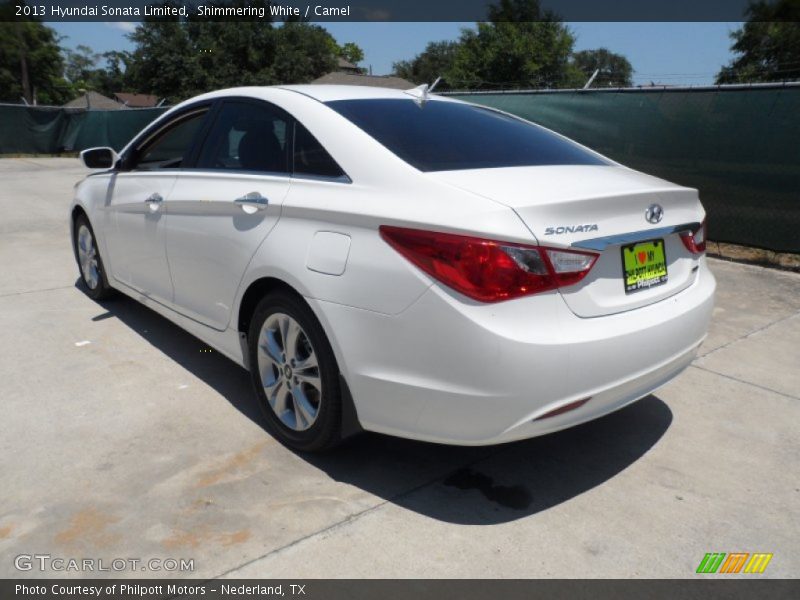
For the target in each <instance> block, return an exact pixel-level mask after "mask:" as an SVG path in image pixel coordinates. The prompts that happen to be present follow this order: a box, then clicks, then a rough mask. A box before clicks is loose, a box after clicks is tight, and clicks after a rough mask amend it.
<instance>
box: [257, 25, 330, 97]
mask: <svg viewBox="0 0 800 600" xmlns="http://www.w3.org/2000/svg"><path fill="white" fill-rule="evenodd" d="M275 39H276V56H275V61H274V65H273V73H274V78H275V83H308V82H309V81H311V80H313V79H316V78H317V77H321V76H322V75H324V74H325V73H330V72H331V71H333V70H335V69H336V54H335V53H333V52H331V51H330V48H331V43H333V45H334V46H335V45H336V40H335V39H334V38H333V36H332V35H331V34H330V33H328V31H327V30H325V29H323V28H322V27H320V26H319V25H311V24H309V23H300V22H286V23H284V24H283V25H282V26H281V27H277V28H276V29H275Z"/></svg>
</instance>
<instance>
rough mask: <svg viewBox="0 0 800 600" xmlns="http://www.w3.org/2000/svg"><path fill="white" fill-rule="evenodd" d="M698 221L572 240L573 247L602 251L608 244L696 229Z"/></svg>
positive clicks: (613, 244)
mask: <svg viewBox="0 0 800 600" xmlns="http://www.w3.org/2000/svg"><path fill="white" fill-rule="evenodd" d="M699 227H700V223H682V224H681V225H670V226H668V227H658V228H656V229H643V230H641V231H632V232H630V233H619V234H616V235H607V236H604V237H597V238H591V239H588V240H578V241H577V242H573V243H572V244H571V246H572V247H573V248H583V249H584V250H596V251H599V252H602V251H603V250H605V249H606V248H608V247H609V246H620V245H623V244H632V243H635V242H643V241H646V240H651V239H653V238H657V237H663V236H665V235H669V234H671V233H680V232H682V231H697V229H698V228H699Z"/></svg>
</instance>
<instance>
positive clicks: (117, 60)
mask: <svg viewBox="0 0 800 600" xmlns="http://www.w3.org/2000/svg"><path fill="white" fill-rule="evenodd" d="M102 57H103V58H104V59H105V61H106V65H105V68H101V69H98V70H97V74H96V79H95V81H96V83H95V85H96V86H97V91H99V92H100V93H101V94H104V95H106V96H109V97H112V96H113V95H114V94H115V93H116V92H128V91H132V90H133V88H131V86H130V83H129V81H128V79H129V78H128V76H127V72H128V64H129V63H130V58H131V57H130V54H129V53H128V52H119V51H117V50H110V51H109V52H104V53H103V54H102Z"/></svg>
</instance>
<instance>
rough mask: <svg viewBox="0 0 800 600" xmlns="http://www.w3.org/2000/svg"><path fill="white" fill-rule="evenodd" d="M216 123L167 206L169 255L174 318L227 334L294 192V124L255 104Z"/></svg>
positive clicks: (229, 110)
mask: <svg viewBox="0 0 800 600" xmlns="http://www.w3.org/2000/svg"><path fill="white" fill-rule="evenodd" d="M212 119H213V122H212V124H211V126H210V128H209V129H208V134H207V135H206V136H205V140H204V142H203V145H202V147H201V149H200V152H199V154H198V157H197V161H196V164H195V165H191V166H190V167H189V168H187V169H184V170H183V171H181V173H180V174H179V175H178V178H177V180H176V182H175V185H174V187H173V189H172V192H171V193H170V195H169V198H168V200H167V235H166V238H167V242H166V247H167V259H168V261H169V268H170V272H171V274H172V282H173V284H174V288H175V294H174V304H175V308H176V310H178V311H180V312H182V313H183V314H185V315H186V316H189V317H191V318H193V319H195V320H197V321H199V322H201V323H203V324H205V325H208V326H210V327H213V328H214V329H217V330H220V331H222V330H224V329H225V328H226V327H227V325H228V322H229V320H230V317H231V309H232V305H233V302H234V297H235V295H236V291H237V289H238V287H239V283H240V281H241V279H242V276H243V275H244V272H245V269H246V268H247V265H248V263H249V262H250V259H251V258H252V256H253V254H255V252H256V250H257V249H258V246H259V245H260V244H261V242H262V241H263V240H264V238H265V237H266V236H267V235H268V234H269V232H270V230H272V228H273V227H274V226H275V224H276V223H277V220H278V217H279V216H280V211H281V205H282V204H283V200H284V198H285V197H286V194H287V192H288V191H289V186H290V184H291V178H290V154H289V153H290V150H291V137H292V135H291V134H292V119H291V117H290V116H289V115H288V114H287V113H286V112H284V111H283V110H281V109H279V108H277V107H275V106H273V105H271V104H269V103H267V102H264V101H260V100H249V99H241V100H240V99H233V100H225V101H223V102H222V103H221V105H220V106H219V107H218V109H217V110H216V111H215V114H214V115H213V116H212Z"/></svg>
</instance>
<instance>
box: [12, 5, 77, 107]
mask: <svg viewBox="0 0 800 600" xmlns="http://www.w3.org/2000/svg"><path fill="white" fill-rule="evenodd" d="M0 17H2V15H0ZM63 72H64V61H63V59H62V57H61V49H60V48H59V45H58V38H57V36H56V33H55V31H53V30H52V29H50V28H49V27H46V26H44V25H43V24H42V23H40V22H38V21H12V19H11V18H9V19H8V20H7V21H6V20H3V21H2V22H0V101H2V102H19V101H20V99H21V98H24V99H25V100H26V101H27V102H28V103H30V104H33V103H34V102H38V103H39V104H62V103H64V102H66V101H67V100H69V99H70V97H71V86H70V85H69V83H68V82H67V81H66V80H65V79H64V77H63Z"/></svg>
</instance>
